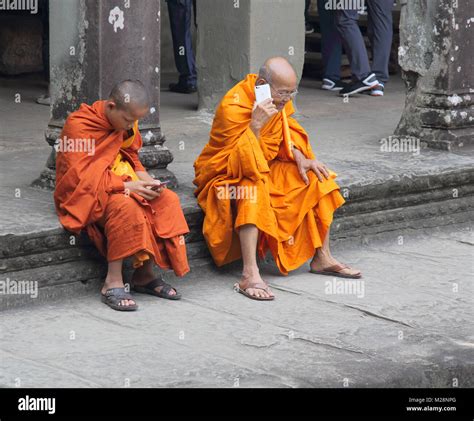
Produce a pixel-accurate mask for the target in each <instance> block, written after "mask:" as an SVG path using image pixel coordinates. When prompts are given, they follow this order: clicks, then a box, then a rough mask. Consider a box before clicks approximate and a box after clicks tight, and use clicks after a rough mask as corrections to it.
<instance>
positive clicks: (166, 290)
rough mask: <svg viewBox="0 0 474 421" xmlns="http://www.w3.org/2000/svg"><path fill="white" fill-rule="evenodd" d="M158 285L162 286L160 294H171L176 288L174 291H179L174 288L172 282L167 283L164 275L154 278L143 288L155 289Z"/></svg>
mask: <svg viewBox="0 0 474 421" xmlns="http://www.w3.org/2000/svg"><path fill="white" fill-rule="evenodd" d="M156 287H161V289H160V294H164V295H168V296H169V295H170V291H171V290H174V292H175V293H177V291H176V289H174V288H173V287H172V286H171V285H170V284H168V283H166V282H165V281H164V280H163V278H162V277H160V278H156V279H153V280H152V281H150V282H148V283H147V284H146V285H144V286H143V288H146V289H148V290H150V291H154V290H155V288H156Z"/></svg>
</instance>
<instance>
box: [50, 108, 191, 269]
mask: <svg viewBox="0 0 474 421" xmlns="http://www.w3.org/2000/svg"><path fill="white" fill-rule="evenodd" d="M104 107H105V101H96V102H95V103H94V104H93V105H92V106H89V105H87V104H82V105H81V107H80V108H79V110H78V111H76V112H74V113H72V114H71V115H70V116H69V117H68V119H67V121H66V123H65V125H64V128H63V130H62V133H61V137H60V139H68V140H67V142H69V144H73V142H75V141H76V142H77V140H90V142H93V144H94V149H95V150H94V149H89V150H88V151H78V150H79V149H77V150H76V151H70V150H66V149H63V150H61V148H59V150H58V152H57V157H56V189H55V192H54V203H55V206H56V211H57V213H58V216H59V220H60V222H61V224H62V226H63V227H64V228H65V229H66V230H68V231H71V232H74V233H76V234H79V233H80V232H81V231H82V230H85V231H86V232H87V234H88V236H89V238H90V239H91V240H92V242H93V243H94V244H95V245H96V247H97V248H98V250H99V251H100V253H101V254H102V255H104V256H106V258H107V260H108V261H109V262H110V261H114V260H119V259H123V258H126V257H129V256H134V255H135V257H136V258H138V260H136V262H137V264H135V266H139V265H140V264H142V261H143V260H145V259H146V257H143V252H145V253H147V254H149V255H150V256H153V259H154V261H155V263H156V264H157V265H158V266H160V267H161V268H163V269H173V270H174V272H175V274H176V275H178V276H184V275H185V274H186V273H187V272H189V265H188V261H187V256H186V245H185V243H184V237H183V235H184V234H186V233H188V232H189V228H188V225H187V223H186V220H185V218H184V214H183V212H182V209H181V206H180V200H179V197H178V195H177V194H176V193H174V192H173V191H171V190H168V189H164V190H163V192H162V193H161V195H160V196H159V197H158V198H156V199H153V200H152V201H147V200H146V199H144V198H143V197H141V196H139V195H137V194H135V193H130V194H126V193H127V192H125V191H124V181H130V180H131V178H132V177H130V175H126V174H124V175H122V176H119V175H117V174H115V173H114V172H113V171H112V167H113V166H114V163H116V158H117V156H118V155H119V153H120V154H121V156H122V157H123V158H125V159H126V160H127V161H128V162H129V163H130V164H131V166H132V167H133V169H134V171H145V168H144V167H143V165H142V164H141V162H140V159H139V157H138V151H139V150H140V148H141V146H142V138H141V136H140V133H139V132H137V133H136V135H135V138H134V140H133V142H132V144H127V142H124V139H123V135H124V131H117V130H114V129H113V127H112V126H111V125H110V123H109V121H108V119H107V117H106V115H105V111H104ZM64 144H66V142H64V141H63V145H64ZM89 144H90V143H89ZM92 152H93V153H92Z"/></svg>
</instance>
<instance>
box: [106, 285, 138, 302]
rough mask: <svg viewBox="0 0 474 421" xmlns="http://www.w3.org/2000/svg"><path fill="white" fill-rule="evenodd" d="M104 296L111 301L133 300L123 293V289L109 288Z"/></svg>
mask: <svg viewBox="0 0 474 421" xmlns="http://www.w3.org/2000/svg"><path fill="white" fill-rule="evenodd" d="M104 295H105V296H106V297H107V299H108V300H111V301H114V300H115V301H117V302H118V301H122V300H133V298H132V296H131V295H130V294H129V293H128V292H126V291H125V288H109V289H108V290H107V291H105V294H104Z"/></svg>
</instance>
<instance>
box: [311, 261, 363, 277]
mask: <svg viewBox="0 0 474 421" xmlns="http://www.w3.org/2000/svg"><path fill="white" fill-rule="evenodd" d="M343 269H350V267H349V266H347V265H344V264H341V265H332V266H328V267H327V268H324V269H323V270H314V269H310V272H311V273H316V274H317V275H328V276H336V277H338V278H351V279H359V278H361V277H362V274H361V273H360V272H359V273H358V274H356V275H349V274H347V273H341V271H342V270H343Z"/></svg>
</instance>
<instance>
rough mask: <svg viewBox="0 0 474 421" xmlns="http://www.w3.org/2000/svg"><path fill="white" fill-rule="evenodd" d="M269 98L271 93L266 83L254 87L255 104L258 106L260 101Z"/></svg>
mask: <svg viewBox="0 0 474 421" xmlns="http://www.w3.org/2000/svg"><path fill="white" fill-rule="evenodd" d="M271 97H272V93H271V91H270V85H269V84H268V83H265V84H264V85H255V102H256V103H257V104H260V103H261V102H262V101H265V100H266V99H268V98H271Z"/></svg>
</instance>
